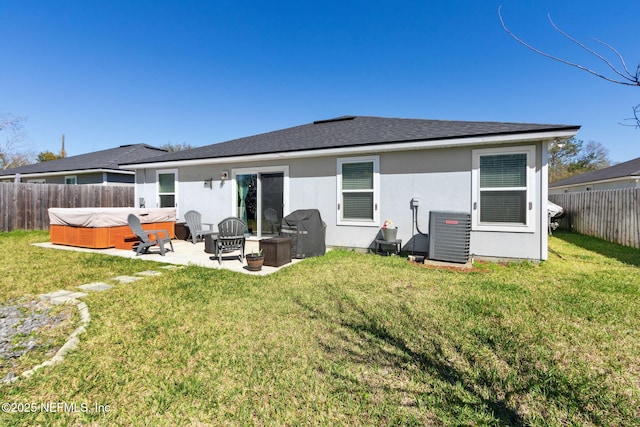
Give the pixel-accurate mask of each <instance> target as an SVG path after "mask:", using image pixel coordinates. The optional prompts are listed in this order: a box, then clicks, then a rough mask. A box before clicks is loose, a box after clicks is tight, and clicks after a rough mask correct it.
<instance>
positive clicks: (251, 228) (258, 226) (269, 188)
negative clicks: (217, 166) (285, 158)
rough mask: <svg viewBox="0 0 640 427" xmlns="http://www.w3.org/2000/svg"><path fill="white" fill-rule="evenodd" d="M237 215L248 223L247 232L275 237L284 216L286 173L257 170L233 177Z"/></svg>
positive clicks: (239, 173)
mask: <svg viewBox="0 0 640 427" xmlns="http://www.w3.org/2000/svg"><path fill="white" fill-rule="evenodd" d="M235 182H236V206H235V212H236V216H238V217H239V218H242V220H243V221H245V222H246V223H247V228H248V233H250V234H251V235H254V236H258V237H262V236H268V235H277V234H278V233H279V232H280V224H281V223H282V217H283V214H284V203H285V200H284V194H285V191H284V187H285V173H284V172H280V171H274V172H271V171H265V172H260V171H256V172H255V173H253V172H248V173H245V172H244V171H242V172H238V173H236V174H235Z"/></svg>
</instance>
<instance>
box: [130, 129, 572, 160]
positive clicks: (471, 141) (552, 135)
mask: <svg viewBox="0 0 640 427" xmlns="http://www.w3.org/2000/svg"><path fill="white" fill-rule="evenodd" d="M579 129H580V128H579V127H575V128H563V129H557V130H547V131H542V132H540V131H535V132H518V133H510V134H500V135H483V136H469V137H462V138H457V137H456V138H440V139H429V140H416V141H405V142H393V143H380V144H362V145H352V146H348V147H336V148H321V149H313V150H299V151H284V152H276V153H264V154H252V155H243V156H228V157H208V158H201V159H189V160H173V161H171V160H169V161H164V162H145V163H127V164H126V168H127V169H134V170H136V169H147V168H157V167H162V168H165V167H167V168H169V167H182V166H198V165H211V164H226V163H237V162H248V161H267V160H281V159H295V158H309V157H326V156H334V155H345V154H348V155H354V154H359V153H370V152H377V153H378V152H390V151H410V150H424V149H434V148H449V147H467V146H473V145H500V144H510V143H524V142H531V141H543V140H550V141H551V140H556V139H557V140H564V139H569V138H571V137H573V136H574V135H575V134H576V133H577V132H578V130H579Z"/></svg>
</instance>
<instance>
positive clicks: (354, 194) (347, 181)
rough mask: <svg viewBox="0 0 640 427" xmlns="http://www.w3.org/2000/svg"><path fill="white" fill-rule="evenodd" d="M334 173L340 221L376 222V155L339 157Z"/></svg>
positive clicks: (346, 222)
mask: <svg viewBox="0 0 640 427" xmlns="http://www.w3.org/2000/svg"><path fill="white" fill-rule="evenodd" d="M337 174H338V218H339V223H340V224H345V225H346V224H348V225H376V226H377V222H378V221H377V216H378V215H377V211H378V202H377V200H378V196H377V192H378V184H377V183H378V158H377V157H366V158H349V159H338V171H337Z"/></svg>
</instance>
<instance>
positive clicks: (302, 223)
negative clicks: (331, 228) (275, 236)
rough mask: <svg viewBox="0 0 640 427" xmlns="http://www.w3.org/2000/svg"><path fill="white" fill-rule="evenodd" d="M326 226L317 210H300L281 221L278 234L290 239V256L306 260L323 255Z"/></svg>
mask: <svg viewBox="0 0 640 427" xmlns="http://www.w3.org/2000/svg"><path fill="white" fill-rule="evenodd" d="M326 228H327V225H326V224H325V223H324V221H322V218H321V217H320V211H319V210H317V209H300V210H297V211H294V212H292V213H290V214H289V215H287V216H286V217H284V218H283V219H282V228H281V230H280V234H281V235H282V236H285V237H291V240H292V242H291V244H292V247H291V256H292V257H294V258H307V257H312V256H320V255H324V253H325V251H326V246H325V234H326Z"/></svg>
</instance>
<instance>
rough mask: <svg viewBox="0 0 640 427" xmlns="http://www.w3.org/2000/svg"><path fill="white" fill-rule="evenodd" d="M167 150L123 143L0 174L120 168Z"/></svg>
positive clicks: (4, 171)
mask: <svg viewBox="0 0 640 427" xmlns="http://www.w3.org/2000/svg"><path fill="white" fill-rule="evenodd" d="M166 152H167V151H166V150H163V149H160V148H156V147H152V146H150V145H146V144H132V145H122V146H120V147H117V148H110V149H108V150H102V151H94V152H92V153H86V154H80V155H77V156H71V157H65V158H63V159H57V160H50V161H48V162H41V163H35V164H33V165H27V166H21V167H18V168H12V169H5V170H1V171H0V176H4V175H15V174H16V173H20V174H34V173H42V174H46V173H52V172H64V171H77V170H95V169H112V170H115V171H117V170H120V168H119V166H118V164H119V163H123V162H137V161H140V160H142V159H148V158H150V157H153V156H157V155H158V154H165V153H166Z"/></svg>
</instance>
